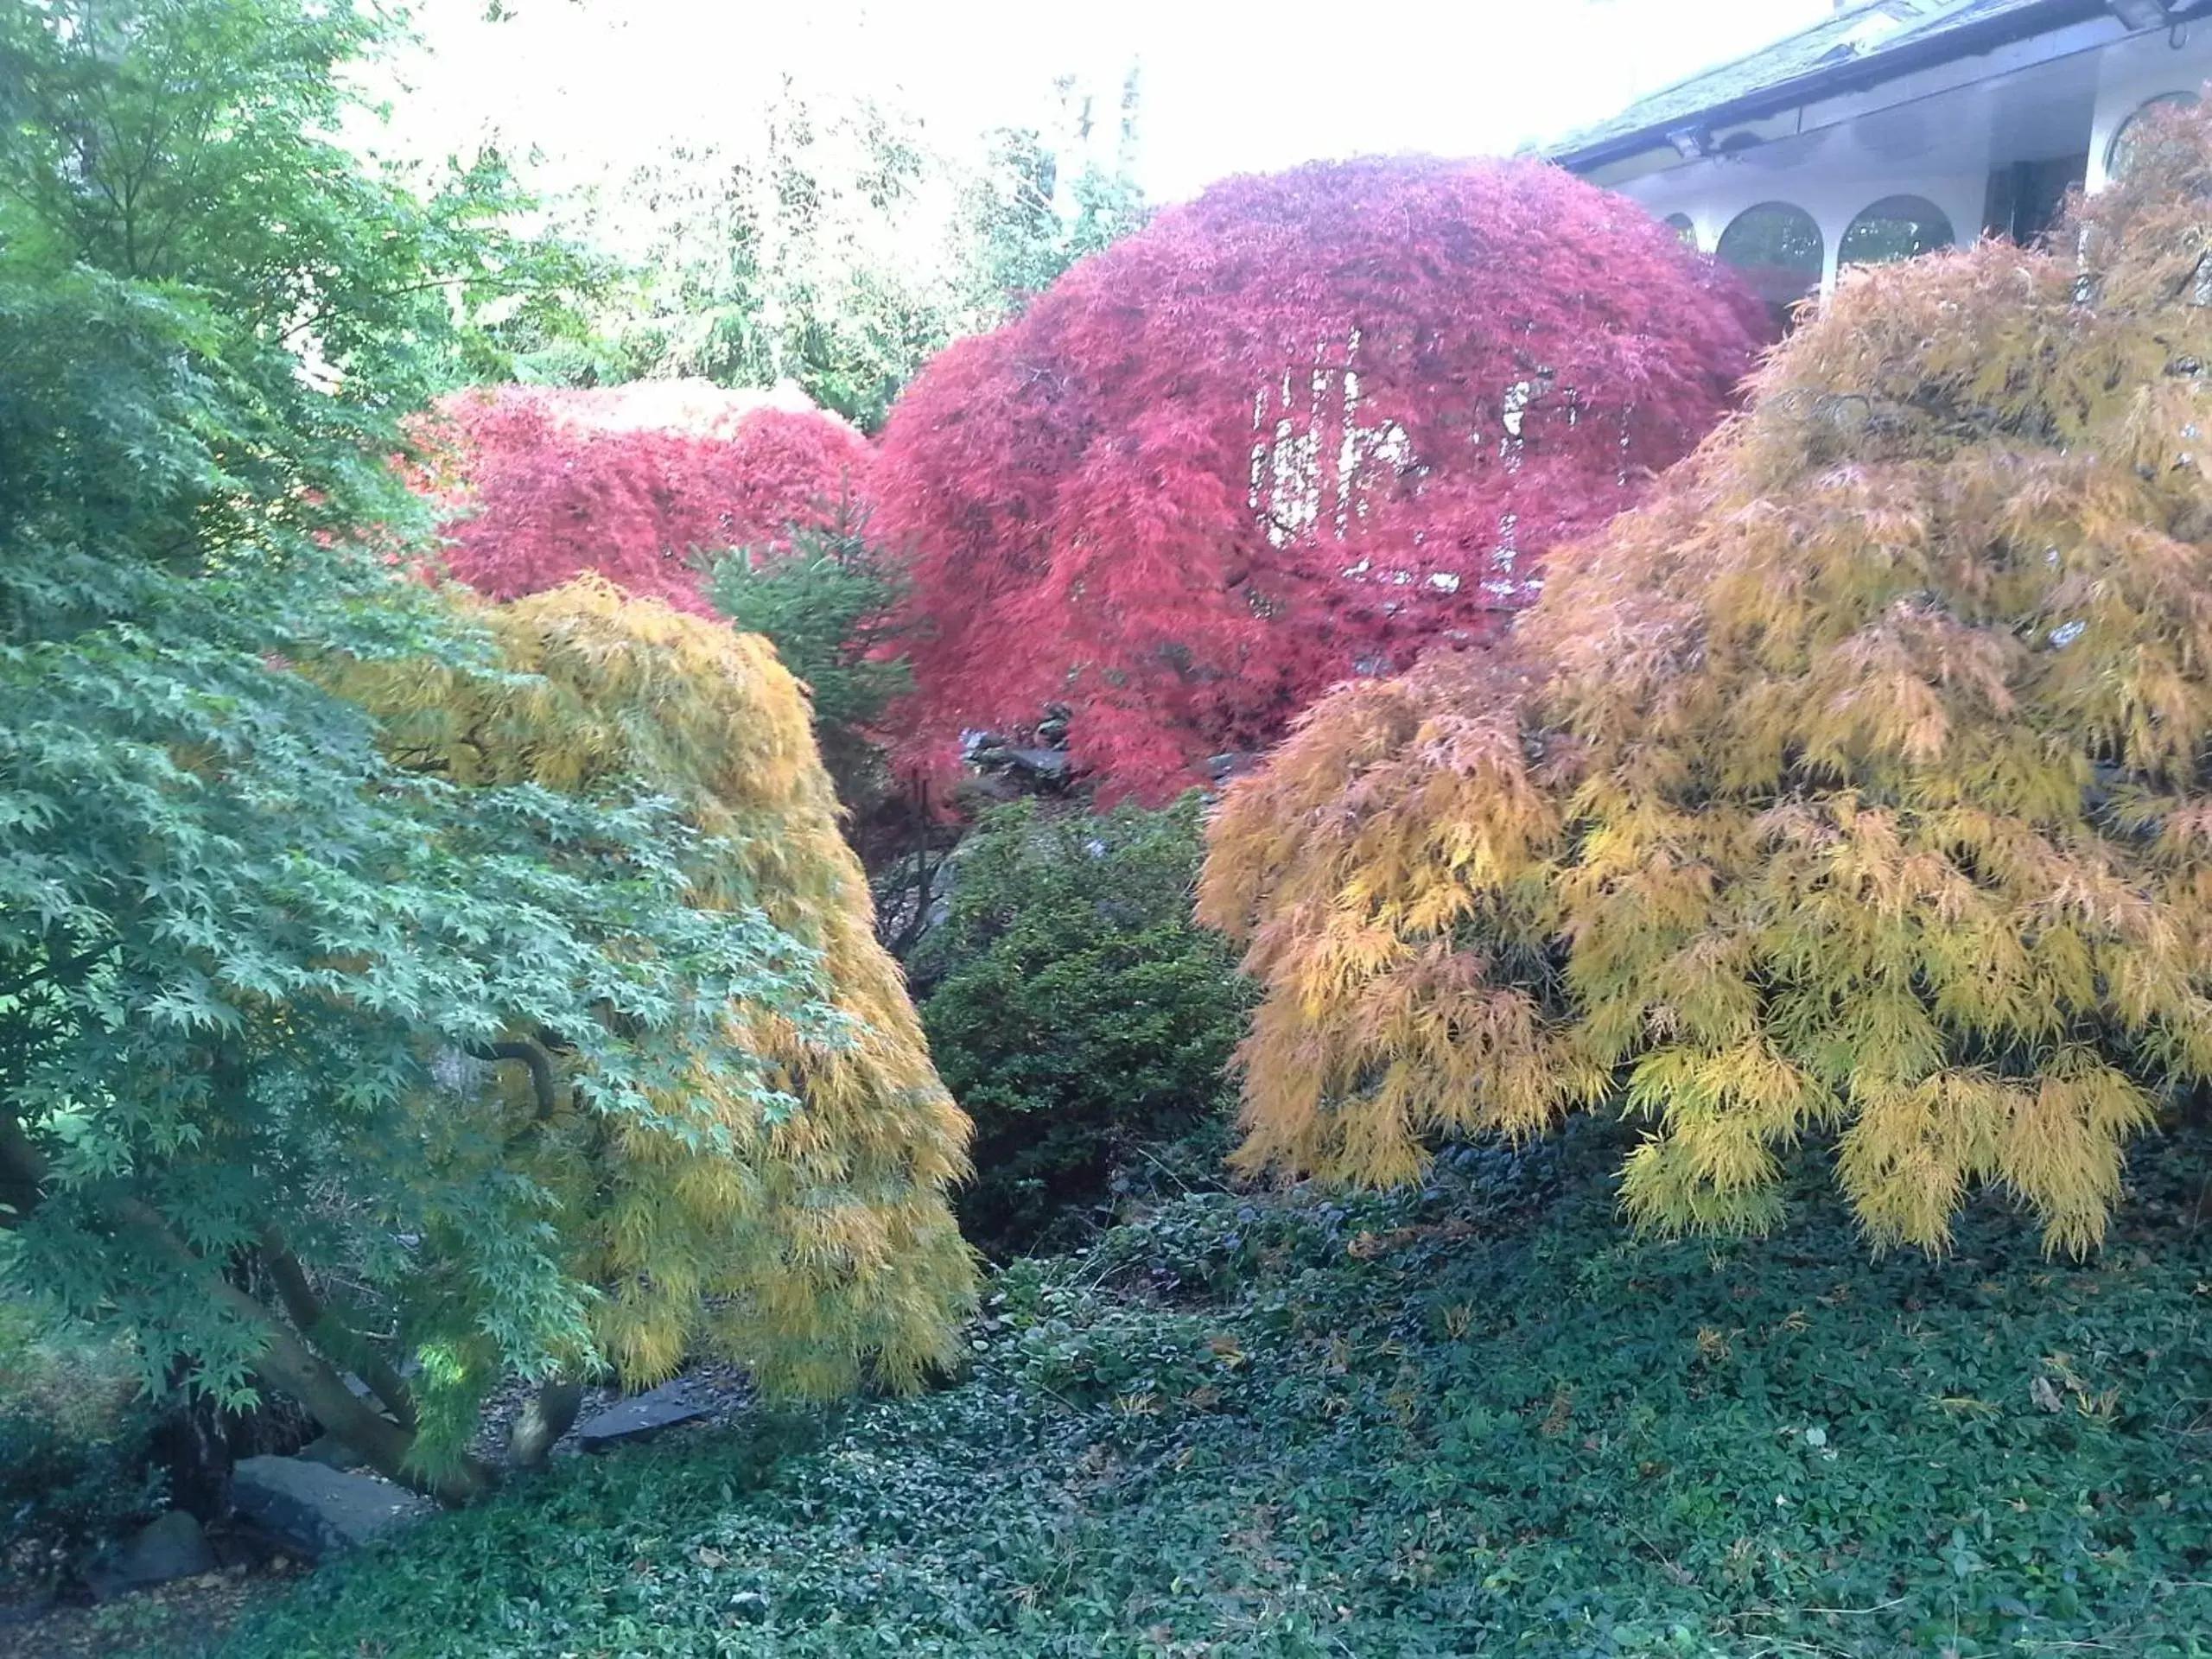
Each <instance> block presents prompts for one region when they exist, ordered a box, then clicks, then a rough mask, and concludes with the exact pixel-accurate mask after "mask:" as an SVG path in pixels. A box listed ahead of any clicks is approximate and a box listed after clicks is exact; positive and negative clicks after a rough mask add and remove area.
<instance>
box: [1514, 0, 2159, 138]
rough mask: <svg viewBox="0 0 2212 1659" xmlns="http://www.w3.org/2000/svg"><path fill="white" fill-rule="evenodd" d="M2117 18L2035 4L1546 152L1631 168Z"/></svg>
mask: <svg viewBox="0 0 2212 1659" xmlns="http://www.w3.org/2000/svg"><path fill="white" fill-rule="evenodd" d="M2196 9H2197V8H2196V7H2195V6H2193V5H2188V4H2184V5H2183V6H2181V7H2178V8H2177V10H2187V11H2194V10H2196ZM2111 15H2112V13H2111V11H2110V10H2109V9H2108V8H2107V5H2106V3H2105V0H2035V3H2032V4H2030V5H2025V6H2022V7H2020V8H2018V10H2012V11H2008V12H2005V13H2003V14H2001V15H1999V16H1995V17H1991V18H1987V19H1985V20H1983V21H1981V22H1972V23H1961V24H1960V25H1959V26H1958V27H1957V28H1955V29H1945V30H1944V31H1942V33H1941V34H1939V35H1933V36H1931V37H1930V38H1929V39H1928V40H1925V41H1907V42H1905V43H1904V44H1903V45H1901V46H1897V47H1893V48H1891V49H1890V50H1888V51H1886V52H1878V53H1875V54H1872V56H1869V57H1865V58H1846V59H1844V60H1841V61H1840V62H1837V63H1833V64H1824V65H1822V66H1821V67H1819V68H1818V69H1815V70H1811V71H1808V72H1807V73H1804V74H1801V75H1793V76H1791V77H1790V78H1789V79H1787V80H1778V81H1776V82H1775V83H1774V84H1773V85H1772V86H1762V87H1761V88H1759V89H1758V91H1757V92H1746V93H1744V94H1743V95H1742V96H1741V97H1738V98H1732V99H1723V100H1722V101H1720V102H1719V103H1717V104H1712V105H1707V106H1705V107H1704V108H1702V109H1695V110H1688V111H1683V112H1681V114H1678V115H1674V116H1670V117H1669V118H1666V119H1664V120H1661V121H1654V122H1651V123H1649V124H1647V125H1644V126H1641V127H1637V128H1635V129H1633V130H1630V131H1628V132H1623V133H1617V134H1615V135H1613V136H1612V137H1607V138H1600V139H1599V140H1597V141H1596V142H1594V143H1588V144H1582V145H1574V144H1573V143H1568V144H1564V145H1559V146H1555V147H1552V148H1548V149H1545V150H1543V151H1542V152H1541V153H1542V155H1543V156H1545V158H1546V159H1547V160H1549V161H1553V162H1557V163H1558V164H1559V165H1560V166H1561V167H1564V168H1568V169H1569V170H1570V171H1576V172H1580V171H1584V170H1586V169H1589V168H1599V167H1604V166H1605V165H1606V164H1607V163H1608V162H1618V161H1625V160H1626V159H1628V158H1629V157H1630V156H1640V155H1642V154H1643V153H1645V152H1646V151H1648V150H1653V149H1662V148H1664V147H1666V146H1667V145H1668V144H1669V142H1670V140H1669V137H1668V135H1669V133H1672V132H1675V131H1678V130H1681V128H1683V127H1685V126H1689V125H1702V126H1722V125H1726V124H1729V123H1732V122H1738V121H1756V120H1759V119H1761V118H1764V117H1766V116H1770V115H1774V114H1777V113H1779V112H1780V111H1783V110H1788V109H1794V108H1796V107H1797V106H1798V105H1804V104H1809V103H1812V102H1814V101H1815V100H1816V99H1822V98H1827V97H1831V96H1833V95H1834V94H1835V93H1838V92H1854V91H1857V90H1859V89H1860V88H1863V87H1866V86H1879V85H1880V84H1881V83H1882V82H1884V81H1885V80H1895V79H1898V78H1899V77H1901V76H1904V75H1909V74H1912V73H1916V72H1917V71H1919V70H1923V69H1933V68H1936V67H1941V66H1942V65H1943V64H1946V63H1950V62H1954V61H1955V60H1958V59H1960V58H1971V57H1975V56H1978V55H1980V54H1982V53H1985V52H1992V51H1994V50H1996V49H1997V48H1999V47H2001V46H2009V45H2010V44H2012V42H2013V41H2018V40H2022V39H2024V38H2026V37H2027V36H2029V35H2040V34H2043V33H2044V32H2046V31H2048V30H2050V29H2063V28H2065V27H2066V26H2067V25H2068V24H2069V23H2076V22H2088V21H2090V20H2091V19H2094V18H2096V17H2101V16H2111Z"/></svg>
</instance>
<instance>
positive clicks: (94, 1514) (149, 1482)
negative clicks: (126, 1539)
mask: <svg viewBox="0 0 2212 1659" xmlns="http://www.w3.org/2000/svg"><path fill="white" fill-rule="evenodd" d="M134 1372H135V1368H134V1367H133V1366H132V1365H131V1364H130V1361H129V1359H128V1357H127V1356H125V1355H124V1354H123V1353H121V1352H119V1351H118V1350H117V1349H116V1347H115V1346H114V1345H113V1344H106V1343H101V1342H98V1341H95V1340H93V1339H92V1338H90V1337H88V1336H87V1335H86V1334H85V1333H84V1332H79V1331H68V1330H62V1331H55V1330H51V1329H48V1328H45V1327H44V1326H43V1325H41V1322H39V1321H38V1320H36V1319H34V1318H33V1317H32V1315H31V1314H30V1313H29V1310H28V1309H26V1308H24V1307H22V1306H18V1305H16V1304H14V1303H11V1302H0V1594H4V1587H5V1586H7V1585H8V1584H9V1582H10V1580H25V1579H28V1580H38V1579H42V1578H45V1577H47V1576H48V1575H49V1574H50V1573H52V1572H53V1570H54V1568H56V1567H59V1566H60V1565H61V1564H62V1563H63V1562H64V1561H66V1560H67V1558H68V1557H69V1555H70V1554H72V1553H73V1551H75V1550H77V1549H78V1548H81V1547H82V1546H84V1545H86V1544H88V1543H91V1542H93V1541H99V1540H105V1539H107V1538H111V1537H112V1536H114V1535H115V1534H116V1533H117V1532H118V1530H119V1529H121V1528H123V1527H124V1526H125V1525H127V1524H128V1523H129V1522H131V1521H134V1520H139V1519H143V1518H144V1517H145V1516H148V1515H149V1514H150V1513H151V1512H152V1511H153V1510H155V1509H156V1507H157V1506H158V1505H159V1503H160V1501H161V1497H162V1493H161V1484H160V1479H159V1477H158V1476H155V1475H149V1472H148V1466H147V1465H148V1456H147V1454H148V1445H149V1440H150V1439H151V1436H152V1433H153V1429H154V1414H153V1411H152V1409H151V1408H150V1407H149V1403H148V1402H146V1401H145V1400H144V1399H143V1397H139V1396H138V1383H137V1376H135V1374H134Z"/></svg>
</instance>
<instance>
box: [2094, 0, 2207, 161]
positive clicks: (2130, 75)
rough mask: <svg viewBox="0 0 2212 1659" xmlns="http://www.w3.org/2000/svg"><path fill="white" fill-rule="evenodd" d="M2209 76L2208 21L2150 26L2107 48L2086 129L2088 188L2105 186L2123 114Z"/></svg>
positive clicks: (2197, 87)
mask: <svg viewBox="0 0 2212 1659" xmlns="http://www.w3.org/2000/svg"><path fill="white" fill-rule="evenodd" d="M2207 79H2212V20H2209V21H2207V22H2196V23H2183V24H2182V25H2181V26H2180V27H2179V28H2177V29H2173V30H2171V31H2165V30H2152V32H2151V33H2149V34H2147V35H2133V36H2131V37H2130V38H2129V39H2127V40H2125V41H2120V42H2119V43H2118V44H2117V45H2114V46H2111V47H2107V48H2106V49H2105V52H2104V54H2103V56H2102V57H2101V59H2100V60H2099V61H2098V64H2097V113H2096V118H2095V119H2094V121H2093V122H2092V123H2091V124H2090V128H2089V179H2088V188H2089V189H2090V190H2091V191H2097V190H2101V189H2102V188H2104V185H2105V180H2106V176H2107V172H2106V169H2107V166H2108V165H2109V163H2110V162H2111V159H2112V141H2113V137H2114V136H2115V135H2117V134H2118V133H2119V131H2120V127H2121V125H2122V124H2124V123H2125V122H2126V119H2127V118H2128V117H2129V116H2131V115H2133V114H2134V113H2135V111H2138V110H2139V109H2141V108H2142V107H2143V105H2145V103H2147V102H2148V101H2149V100H2151V99H2153V98H2156V97H2158V95H2159V94H2160V93H2162V92H2198V91H2200V90H2201V89H2202V86H2203V85H2204V82H2205V81H2206V80H2207Z"/></svg>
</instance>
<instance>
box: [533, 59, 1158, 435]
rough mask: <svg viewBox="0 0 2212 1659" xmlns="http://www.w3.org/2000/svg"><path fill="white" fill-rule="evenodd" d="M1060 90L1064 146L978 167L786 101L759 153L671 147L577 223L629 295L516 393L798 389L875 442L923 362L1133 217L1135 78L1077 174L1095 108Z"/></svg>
mask: <svg viewBox="0 0 2212 1659" xmlns="http://www.w3.org/2000/svg"><path fill="white" fill-rule="evenodd" d="M1057 90H1058V94H1059V105H1060V109H1059V114H1060V116H1061V118H1062V119H1061V122H1060V126H1061V127H1063V128H1065V130H1055V131H1052V132H1050V133H1046V132H1044V131H1040V130H1038V129H1035V128H1009V129H1005V130H1001V131H998V132H995V133H994V134H992V135H991V136H990V137H989V139H988V147H987V149H986V153H985V155H984V156H983V157H982V159H981V161H980V162H969V161H967V160H965V159H959V158H955V157H952V156H947V155H944V154H942V153H939V152H938V151H935V150H932V149H930V148H929V147H928V146H927V145H926V144H925V143H924V141H923V137H922V134H921V131H920V123H919V121H918V119H916V118H913V117H912V116H909V115H906V114H903V113H901V112H900V111H897V110H895V109H891V108H887V107H885V106H883V105H878V104H876V103H874V102H872V101H868V100H864V99H863V100H842V99H836V98H825V97H815V96H810V95H808V94H807V93H805V92H803V91H801V90H800V89H799V88H798V87H797V86H791V85H786V86H785V89H784V92H783V94H782V96H781V97H780V98H779V99H777V100H776V101H775V102H774V103H773V104H772V105H771V106H770V107H769V109H768V110H767V111H766V114H765V118H764V119H763V122H762V125H761V129H760V132H759V134H758V135H757V137H754V138H753V140H752V141H751V142H749V143H739V144H737V145H734V146H732V147H730V148H728V149H721V148H709V147H702V148H699V149H677V150H675V151H673V152H671V154H670V155H668V156H665V157H664V158H663V159H662V160H660V161H658V162H655V163H654V164H652V166H650V167H647V168H642V169H640V170H639V172H638V174H637V175H635V176H634V177H632V179H630V180H629V181H627V184H626V188H625V189H624V190H623V191H622V192H621V193H620V196H619V197H616V198H614V199H613V200H609V201H607V202H605V203H601V204H600V205H598V206H597V207H595V208H594V210H593V211H592V212H591V213H588V215H586V216H585V217H584V218H583V219H582V221H581V222H580V224H579V226H578V227H577V228H578V232H579V234H580V235H582V236H583V237H586V238H589V239H590V240H592V241H593V242H594V243H595V244H597V245H601V246H604V247H607V248H609V249H615V250H620V251H621V252H622V255H623V257H626V258H628V259H629V260H630V261H631V262H632V264H634V266H635V268H636V272H637V280H636V282H635V283H634V286H633V287H632V289H631V291H629V292H627V293H626V294H624V295H621V296H617V297H615V298H613V300H612V301H611V302H609V303H607V304H606V305H604V306H603V307H602V308H601V311H600V312H599V314H598V315H597V317H596V319H595V327H594V328H593V329H591V330H588V331H584V332H583V333H582V334H579V333H577V332H575V331H567V332H560V331H546V332H545V334H544V336H543V343H542V345H541V346H539V347H538V348H537V349H535V350H533V351H531V352H530V353H528V354H527V355H526V356H525V357H524V359H523V361H522V364H521V369H522V372H523V373H524V377H525V378H530V379H533V380H537V381H541V382H552V383H556V384H563V385H599V384H601V383H607V382H613V381H619V380H628V379H634V378H666V377H671V376H685V375H696V376H699V377H702V378H706V379H709V380H713V381H715V382H716V383H717V384H719V385H725V386H749V387H768V386H773V385H777V384H778V383H779V382H782V381H786V380H788V381H791V382H795V383H796V384H797V385H799V386H800V387H802V388H803V389H804V391H805V392H806V394H807V396H808V397H810V398H812V399H813V400H814V401H815V402H816V403H817V404H820V405H821V406H822V407H823V408H825V409H829V410H836V412H837V413H838V414H840V415H842V416H845V417H846V418H847V419H849V420H850V421H852V422H854V423H855V424H856V425H858V426H860V427H861V429H864V430H867V431H871V432H872V431H874V429H876V428H878V427H879V426H880V425H881V424H882V422H883V417H884V416H885V414H886V412H887V410H889V409H890V407H891V404H892V402H893V400H894V399H895V398H896V397H898V395H899V391H900V390H901V388H903V387H904V386H905V385H906V383H907V381H909V380H910V379H912V378H913V375H914V372H915V371H916V370H917V369H918V368H919V367H920V366H921V365H922V363H923V362H924V360H925V359H927V358H928V357H929V356H930V355H931V353H935V352H937V351H938V350H939V349H941V348H942V347H943V346H944V345H945V344H946V343H947V342H949V341H950V340H955V339H957V338H959V337H960V336H962V335H964V334H974V333H976V332H979V331H980V330H982V329H986V328H989V327H993V326H995V324H997V323H999V322H1001V321H1004V320H1005V319H1006V317H1007V316H1008V315H1011V314H1012V313H1013V312H1014V311H1016V310H1018V309H1020V307H1021V305H1022V304H1023V303H1024V302H1026V300H1027V296H1030V295H1032V294H1033V293H1036V292H1038V291H1039V290H1040V289H1043V288H1045V287H1046V285H1048V284H1049V283H1051V282H1052V278H1053V277H1056V276H1058V274H1059V273H1060V272H1061V271H1062V270H1065V269H1066V268H1067V266H1068V265H1069V264H1072V263H1073V262H1074V261H1075V260H1076V259H1077V258H1079V257H1082V256H1083V255H1084V254H1085V253H1089V252H1091V251H1094V250H1096V249H1097V248H1101V247H1103V246H1105V245H1107V244H1108V243H1109V242H1110V241H1112V240H1113V239H1114V238H1116V237H1118V236H1120V235H1122V234H1123V233H1125V232H1128V231H1129V230H1132V229H1135V227H1136V226H1137V225H1138V224H1140V223H1141V221H1142V219H1143V214H1144V208H1143V200H1142V194H1141V191H1139V189H1138V188H1137V187H1136V184H1135V181H1134V180H1133V179H1132V178H1131V176H1130V175H1129V172H1128V162H1129V155H1128V149H1129V144H1130V143H1131V141H1132V139H1133V137H1134V133H1135V99H1136V90H1135V81H1134V79H1132V80H1131V81H1130V82H1128V84H1127V85H1126V86H1125V87H1124V89H1123V92H1122V103H1121V109H1120V123H1121V125H1120V132H1121V144H1120V147H1119V149H1118V151H1117V154H1116V160H1115V162H1114V164H1113V165H1112V166H1111V167H1110V168H1109V167H1107V166H1105V165H1103V164H1101V163H1100V162H1098V161H1096V160H1083V161H1078V159H1077V156H1078V151H1079V150H1080V149H1083V148H1084V140H1085V138H1086V137H1087V135H1088V132H1089V130H1090V124H1091V113H1090V99H1088V98H1085V97H1084V96H1082V95H1080V94H1079V93H1078V92H1077V89H1076V88H1075V87H1074V86H1073V85H1072V84H1063V85H1061V86H1059V87H1058V89H1057Z"/></svg>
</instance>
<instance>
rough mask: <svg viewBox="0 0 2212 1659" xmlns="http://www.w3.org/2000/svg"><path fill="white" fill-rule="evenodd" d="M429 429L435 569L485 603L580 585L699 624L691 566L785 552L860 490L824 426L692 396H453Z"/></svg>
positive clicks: (646, 392)
mask: <svg viewBox="0 0 2212 1659" xmlns="http://www.w3.org/2000/svg"><path fill="white" fill-rule="evenodd" d="M438 416H439V418H438V420H437V422H436V423H435V425H434V426H433V428H432V429H431V431H430V433H429V437H430V441H431V446H432V448H433V450H434V452H435V454H437V455H438V458H439V476H438V478H437V479H436V480H435V483H434V484H433V485H432V486H431V493H433V494H434V495H435V498H436V499H438V500H439V501H440V503H441V505H443V506H445V507H446V508H447V509H448V511H449V512H450V515H451V516H450V517H449V518H448V521H447V524H446V525H445V533H446V535H447V537H448V540H449V543H450V545H449V547H448V552H447V556H446V557H447V566H448V569H449V570H450V571H451V573H452V574H453V575H454V576H457V577H458V578H460V579H461V581H463V582H467V583H468V584H469V586H471V587H472V588H477V589H478V590H479V591H480V592H482V593H485V594H489V595H490V596H491V597H493V598H494V599H503V600H504V599H514V598H517V597H518V596H520V595H522V594H534V593H539V592H543V590H545V589H547V588H557V587H559V586H560V585H561V584H562V583H563V582H567V581H569V579H570V578H571V577H573V576H575V575H578V574H579V573H581V572H582V571H585V570H596V571H598V572H599V573H600V574H601V575H604V576H606V577H607V580H609V581H610V582H614V583H615V584H616V585H618V586H619V587H621V588H626V589H627V590H628V591H629V592H631V593H633V594H649V595H651V596H652V597H654V598H657V599H664V600H666V601H669V602H670V603H671V604H672V605H677V606H679V607H683V609H686V610H692V611H703V610H705V609H706V608H707V607H706V605H705V602H704V601H702V600H701V598H700V597H699V573H698V572H697V571H696V569H695V568H694V567H693V564H692V556H693V555H694V554H696V553H699V552H715V551H720V550H723V549H727V548H733V547H751V548H772V547H780V546H783V545H785V544H787V543H788V541H789V532H790V528H791V525H793V524H823V523H826V522H828V521H829V517H830V510H831V509H833V508H834V507H835V506H836V503H837V502H838V501H840V500H841V499H844V498H846V497H848V496H856V495H858V494H859V493H861V491H862V490H864V489H865V487H866V480H867V474H868V463H869V452H868V444H867V441H866V440H865V439H863V438H862V437H861V435H860V434H859V433H858V432H857V431H855V429H853V428H852V427H850V426H849V425H847V424H846V423H844V422H843V421H841V420H839V419H837V418H836V416H831V415H825V414H823V413H822V412H821V411H819V410H815V409H812V408H810V407H805V406H799V407H793V406H791V404H789V403H788V402H786V401H785V400H783V399H780V398H777V397H764V396H763V395H762V394H760V393H757V392H754V393H745V392H732V391H723V390H722V389H721V388H720V387H717V386H713V385H707V384H706V383H704V382H702V381H647V382H642V383H639V385H630V386H616V387H610V388H607V389H605V390H594V391H564V390H559V389H554V388H548V387H531V386H500V387H497V388H494V389H492V390H489V391H464V392H459V393H456V394H454V396H453V397H448V398H446V399H444V400H442V402H441V403H440V404H439V406H438Z"/></svg>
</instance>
